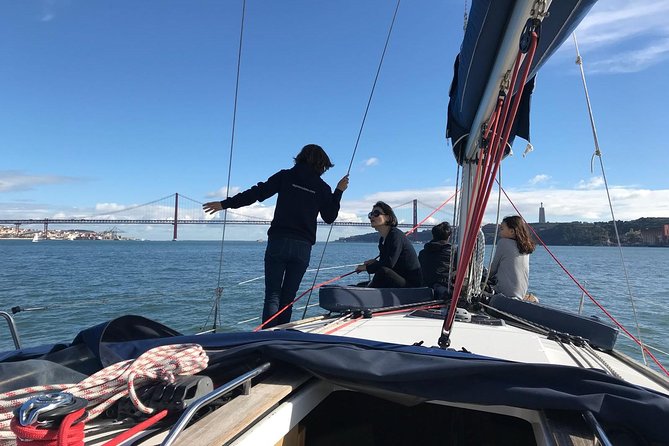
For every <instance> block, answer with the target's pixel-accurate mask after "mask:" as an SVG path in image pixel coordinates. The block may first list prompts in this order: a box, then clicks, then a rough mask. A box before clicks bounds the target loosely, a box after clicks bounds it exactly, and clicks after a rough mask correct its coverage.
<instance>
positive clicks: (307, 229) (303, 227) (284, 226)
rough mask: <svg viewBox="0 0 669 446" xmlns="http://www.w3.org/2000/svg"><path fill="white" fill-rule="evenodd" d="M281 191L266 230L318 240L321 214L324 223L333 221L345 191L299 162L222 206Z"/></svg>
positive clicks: (239, 204)
mask: <svg viewBox="0 0 669 446" xmlns="http://www.w3.org/2000/svg"><path fill="white" fill-rule="evenodd" d="M274 194H279V196H278V198H277V200H276V208H275V209H274V218H273V219H272V224H271V225H270V227H269V230H268V231H267V235H268V236H269V237H273V236H276V237H286V238H291V239H297V240H305V241H307V242H309V243H311V244H312V245H313V244H314V243H316V219H317V218H318V214H319V213H320V214H321V218H322V219H323V221H325V223H332V222H334V221H335V220H336V219H337V215H338V214H339V202H340V200H341V195H342V191H341V190H339V189H335V191H334V193H333V192H332V189H330V186H328V185H327V183H326V182H325V181H323V180H322V179H321V177H320V175H318V174H317V173H316V171H315V170H314V169H312V168H311V167H310V166H309V165H307V164H304V163H297V164H295V166H293V167H292V168H291V169H284V170H280V171H279V172H277V173H275V174H274V175H272V176H271V177H269V178H268V179H267V181H265V182H264V183H263V182H260V183H258V184H256V185H255V186H253V187H252V188H250V189H248V190H245V191H244V192H240V193H238V194H237V195H235V196H233V197H230V198H228V199H227V200H223V201H221V206H223V209H229V208H232V209H237V208H240V207H243V206H248V205H250V204H253V203H255V202H256V201H264V200H266V199H268V198H269V197H271V196H273V195H274Z"/></svg>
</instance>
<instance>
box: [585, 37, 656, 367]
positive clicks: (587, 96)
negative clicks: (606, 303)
mask: <svg viewBox="0 0 669 446" xmlns="http://www.w3.org/2000/svg"><path fill="white" fill-rule="evenodd" d="M572 37H573V38H574V47H575V48H576V64H577V65H578V66H579V69H580V71H581V80H582V81H583V91H584V93H585V102H586V105H587V107H588V116H589V117H590V128H591V129H592V139H593V141H594V144H595V151H594V152H593V154H592V158H591V159H590V171H591V172H592V170H593V166H592V162H593V161H594V159H595V157H597V158H598V159H599V166H600V169H601V171H602V178H603V179H604V188H605V189H606V198H607V199H608V202H609V210H610V211H611V220H612V221H613V230H614V231H615V234H616V241H617V243H618V251H619V253H620V261H621V263H622V267H623V273H624V274H625V283H626V284H627V291H628V294H629V297H630V303H631V304H632V314H633V315H634V324H635V325H636V332H637V337H638V338H639V341H641V329H640V328H639V320H638V318H637V313H636V304H635V303H634V295H633V293H632V285H631V284H630V279H629V274H628V272H627V266H626V265H625V256H624V255H623V247H622V244H621V243H620V234H619V233H618V225H617V223H616V216H615V215H614V213H613V203H612V202H611V193H610V192H609V182H608V180H607V178H606V171H605V169H604V161H603V158H602V151H601V150H600V149H599V139H598V138H597V128H596V127H595V117H594V115H593V113H592V106H591V104H590V94H589V93H588V85H587V83H586V81H585V71H584V69H583V59H582V58H581V53H580V52H579V50H578V42H577V41H576V33H573V34H572ZM641 357H642V358H643V363H644V364H646V365H648V361H646V354H645V353H644V349H643V348H642V349H641Z"/></svg>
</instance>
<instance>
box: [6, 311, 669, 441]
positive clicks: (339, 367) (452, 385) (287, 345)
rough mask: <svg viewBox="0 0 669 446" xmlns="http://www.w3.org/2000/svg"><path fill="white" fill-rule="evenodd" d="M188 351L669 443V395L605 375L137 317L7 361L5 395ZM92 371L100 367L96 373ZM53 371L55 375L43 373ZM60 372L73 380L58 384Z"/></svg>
mask: <svg viewBox="0 0 669 446" xmlns="http://www.w3.org/2000/svg"><path fill="white" fill-rule="evenodd" d="M190 343H195V344H200V345H201V346H202V347H203V348H204V349H205V350H206V352H207V354H208V355H209V367H208V368H207V370H205V371H204V372H203V373H205V374H210V375H212V378H216V374H217V373H220V372H221V371H230V370H233V369H234V370H240V368H244V370H240V372H239V374H241V373H243V372H244V371H246V370H250V369H251V368H254V367H256V366H257V365H259V364H261V363H264V362H267V361H270V362H272V363H273V364H277V365H278V364H281V365H283V366H287V367H295V368H298V369H301V370H304V371H306V372H309V373H311V374H313V375H315V376H317V377H319V378H321V379H324V380H327V381H330V382H333V383H335V384H337V385H340V386H342V387H345V388H348V389H352V390H357V391H360V392H365V393H369V394H372V395H377V396H378V395H379V392H388V393H391V394H393V395H403V396H405V397H406V398H407V400H408V401H412V402H413V403H416V402H419V401H429V400H444V401H452V402H456V403H471V404H482V405H507V406H513V407H522V408H527V409H536V410H570V411H579V412H583V411H591V412H592V413H593V414H594V415H595V416H596V417H597V419H598V420H599V422H600V423H602V424H603V425H604V426H605V427H606V426H616V427H618V428H621V427H622V428H624V429H627V430H630V431H632V432H634V433H636V435H638V438H643V439H644V440H645V441H646V442H656V443H657V444H665V443H666V442H668V441H669V435H668V434H667V431H666V426H664V424H663V423H661V422H658V420H667V419H669V397H667V396H666V395H663V394H660V393H658V392H654V391H652V390H648V389H645V388H642V387H639V386H635V385H632V384H629V383H627V382H625V381H623V380H620V379H618V378H615V377H613V376H610V375H607V374H605V373H604V372H602V371H600V370H594V369H584V368H577V367H568V366H555V365H550V364H525V363H516V362H512V361H505V360H500V359H494V358H488V357H484V356H480V355H475V354H472V353H468V352H456V351H450V350H442V349H440V348H428V347H422V346H407V345H398V344H390V343H385V342H378V341H371V340H363V339H355V338H346V337H339V336H331V335H320V334H310V333H302V332H298V331H292V330H291V331H281V330H278V331H261V332H258V333H220V334H207V335H199V336H195V335H191V336H183V335H178V334H176V332H174V331H173V330H170V329H169V328H167V327H164V326H161V325H160V324H158V323H156V322H153V321H151V320H148V319H144V318H141V317H138V316H124V317H122V318H119V319H116V320H113V321H111V322H110V323H106V324H102V325H99V326H96V327H92V328H90V329H88V330H85V331H83V332H82V333H80V334H79V335H78V336H77V337H76V338H75V340H74V341H73V342H72V344H70V345H69V346H65V345H59V346H54V347H51V348H45V349H43V350H42V352H38V351H37V349H32V350H30V351H19V352H7V353H6V354H2V353H0V392H7V391H10V390H16V389H19V388H22V387H26V386H28V385H39V384H46V382H43V378H44V377H46V376H48V378H49V379H50V380H51V381H50V382H49V383H55V382H61V383H67V382H72V381H71V379H72V378H73V375H77V376H80V379H83V377H84V376H85V375H88V374H92V373H94V372H95V371H97V370H98V369H99V368H101V367H102V366H107V365H109V364H113V363H116V362H118V361H123V360H127V359H135V358H137V357H139V356H140V355H141V354H142V353H144V352H146V351H147V350H150V349H152V348H154V347H158V346H161V345H168V344H190ZM93 363H96V364H97V367H91V366H92V364H93ZM49 364H50V365H51V368H52V369H53V373H50V374H45V373H44V367H45V365H47V366H48V365H49ZM35 365H39V366H40V367H39V368H35ZM84 368H85V369H87V370H85V371H84V370H82V369H84ZM62 372H68V374H67V376H65V375H63V376H60V377H58V376H57V375H58V374H62ZM82 372H84V373H82ZM31 379H32V381H30V380H31ZM40 380H41V381H40ZM215 380H216V379H215ZM219 381H220V380H219Z"/></svg>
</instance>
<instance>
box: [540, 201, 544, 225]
mask: <svg viewBox="0 0 669 446" xmlns="http://www.w3.org/2000/svg"><path fill="white" fill-rule="evenodd" d="M539 223H546V212H545V211H544V203H543V202H542V203H541V206H539Z"/></svg>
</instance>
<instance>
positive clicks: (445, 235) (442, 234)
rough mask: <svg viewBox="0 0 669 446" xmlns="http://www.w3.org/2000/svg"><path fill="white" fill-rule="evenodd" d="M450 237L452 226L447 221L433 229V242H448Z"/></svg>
mask: <svg viewBox="0 0 669 446" xmlns="http://www.w3.org/2000/svg"><path fill="white" fill-rule="evenodd" d="M450 237H451V225H450V224H449V223H448V222H447V221H444V222H441V223H439V224H438V225H436V226H434V227H432V240H435V241H436V240H448V239H449V238H450Z"/></svg>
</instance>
